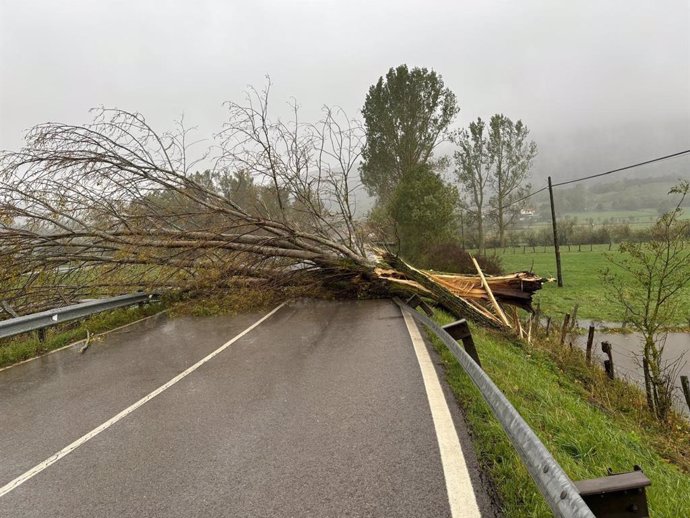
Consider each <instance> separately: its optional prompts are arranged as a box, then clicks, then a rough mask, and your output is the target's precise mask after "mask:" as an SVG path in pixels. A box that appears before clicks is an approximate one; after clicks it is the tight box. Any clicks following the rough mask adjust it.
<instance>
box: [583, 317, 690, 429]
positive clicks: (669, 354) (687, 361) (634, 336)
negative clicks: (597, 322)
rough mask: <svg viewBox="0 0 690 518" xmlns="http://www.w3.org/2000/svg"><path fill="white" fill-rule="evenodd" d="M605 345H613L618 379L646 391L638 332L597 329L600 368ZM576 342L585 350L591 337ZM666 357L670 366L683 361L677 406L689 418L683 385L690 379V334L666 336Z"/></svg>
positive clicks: (680, 364) (614, 325) (603, 357)
mask: <svg viewBox="0 0 690 518" xmlns="http://www.w3.org/2000/svg"><path fill="white" fill-rule="evenodd" d="M604 324H605V326H606V327H608V328H616V327H620V324H618V325H617V324H615V323H611V322H608V323H604ZM580 325H585V326H589V322H580ZM597 327H599V326H597ZM601 342H609V343H610V344H611V347H612V349H613V364H614V367H615V371H616V377H621V378H627V379H628V380H629V381H631V382H633V383H635V384H637V385H639V386H641V387H643V388H644V374H643V372H642V366H641V365H642V360H641V358H640V353H641V351H642V338H641V336H640V335H639V334H638V333H627V334H622V333H611V332H606V330H602V329H597V330H596V331H595V333H594V347H593V348H592V349H593V351H594V353H593V356H594V358H596V361H598V362H599V364H600V365H603V362H604V359H606V355H605V354H604V353H603V352H602V351H601ZM574 343H575V345H577V346H578V347H581V348H582V349H585V347H586V344H587V335H586V334H585V335H584V336H583V335H578V336H577V338H576V341H575V342H574ZM663 358H664V362H665V363H666V362H667V363H669V364H670V363H673V362H675V361H679V365H678V377H677V379H676V385H677V388H678V390H677V391H676V396H677V398H676V402H675V403H676V405H675V406H676V408H677V409H678V410H680V411H682V412H683V413H684V414H685V415H688V416H690V411H689V410H688V406H687V404H686V403H685V399H684V398H683V392H682V389H681V386H680V376H681V375H684V376H688V377H690V333H669V334H668V336H667V337H666V345H665V346H664V355H663Z"/></svg>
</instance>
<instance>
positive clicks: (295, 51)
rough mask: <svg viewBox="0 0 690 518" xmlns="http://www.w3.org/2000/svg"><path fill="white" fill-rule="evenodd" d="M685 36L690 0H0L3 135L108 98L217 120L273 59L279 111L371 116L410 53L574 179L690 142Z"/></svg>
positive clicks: (163, 117) (464, 120)
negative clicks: (367, 102) (370, 96)
mask: <svg viewBox="0 0 690 518" xmlns="http://www.w3.org/2000/svg"><path fill="white" fill-rule="evenodd" d="M689 34H690V13H689V8H688V3H687V2H686V1H684V0H681V1H676V0H671V1H666V2H662V3H658V2H657V3H653V2H648V1H638V0H635V1H629V0H626V1H607V2H599V1H593V0H592V1H581V2H552V1H546V0H544V1H521V2H508V1H489V2H487V1H484V2H460V1H452V2H450V1H449V2H429V1H423V2H422V1H419V2H404V1H390V2H388V1H387V2H371V1H369V2H362V1H348V2H344V1H341V2H335V1H316V0H312V1H255V2H237V1H235V2H221V1H218V0H217V1H211V0H202V1H197V2H188V1H184V2H182V1H166V2H162V1H142V0H138V1H131V0H120V1H113V0H111V1H98V2H93V1H86V0H70V1H61V2H54V1H47V0H37V1H33V0H29V1H19V0H15V1H10V0H0V70H1V76H0V148H3V149H14V148H17V147H19V146H20V145H21V142H22V135H23V132H24V131H25V130H26V129H28V128H30V127H31V126H32V125H34V124H37V123H40V122H44V121H48V120H51V121H56V120H60V121H65V122H86V121H88V120H89V113H88V109H89V108H91V107H94V106H99V105H105V106H117V107H120V108H126V109H129V110H136V111H140V112H142V113H144V114H145V115H146V116H147V118H148V119H149V120H150V121H151V122H152V123H153V124H154V126H156V127H158V128H161V129H165V128H168V127H170V126H171V124H172V121H173V120H174V119H175V118H177V117H178V116H179V115H180V114H182V113H184V115H185V120H186V121H187V122H188V123H190V124H193V125H196V126H198V127H199V135H200V136H210V134H211V133H212V132H213V131H216V130H217V129H218V128H219V125H220V124H221V122H222V120H223V117H224V111H223V108H222V102H223V101H224V100H227V99H240V98H241V96H242V95H243V91H244V89H245V88H246V86H247V85H248V84H253V85H256V86H258V87H262V86H263V85H264V82H265V75H266V74H270V76H271V80H272V83H273V99H272V102H273V107H274V108H275V110H276V113H278V114H280V113H287V101H288V100H289V99H290V98H291V97H294V98H296V99H297V100H298V102H299V103H300V105H301V107H302V115H301V117H302V119H303V120H314V119H316V118H318V117H319V111H320V108H321V106H322V105H323V104H329V105H339V106H341V107H343V108H344V109H345V110H346V111H347V112H348V113H349V114H350V115H351V116H359V110H360V109H361V106H362V104H363V101H364V96H365V95H366V91H367V89H368V87H369V86H370V85H371V84H372V83H374V82H375V81H376V80H377V78H378V77H379V76H381V75H383V74H385V72H386V71H387V70H388V68H390V67H393V66H397V65H399V64H401V63H407V64H408V65H410V66H425V67H428V68H433V69H434V70H436V71H437V72H438V73H440V74H441V75H442V76H443V78H444V80H445V82H446V85H447V86H448V87H450V88H451V89H452V90H453V91H454V92H455V93H456V95H457V96H458V100H459V104H460V106H461V112H460V116H459V117H458V119H457V121H456V126H465V125H467V124H468V123H469V121H471V120H473V119H475V118H476V117H478V116H481V117H483V118H488V117H490V116H491V115H492V114H493V113H498V112H500V113H504V114H506V115H508V116H509V117H511V118H514V119H517V118H521V119H522V120H523V121H525V123H526V124H527V125H528V127H530V128H531V130H532V137H533V138H534V139H535V140H536V141H537V143H538V145H539V148H540V153H539V156H538V158H537V160H536V162H535V167H534V175H535V177H537V178H540V177H543V176H545V175H552V176H554V177H556V178H562V179H565V178H570V177H573V176H582V175H586V174H591V173H595V172H599V171H602V170H606V169H608V168H613V167H617V166H621V165H626V164H628V163H633V162H636V161H640V160H645V159H648V158H652V157H655V156H659V155H663V154H667V153H672V152H675V151H679V150H682V149H688V148H690V145H689V144H690V39H689ZM448 149H449V148H448V146H445V147H442V148H441V151H444V150H445V151H447V150H448ZM666 164H668V166H667V165H666ZM689 167H690V159H688V158H682V159H679V160H675V161H670V162H668V163H664V166H663V167H661V166H659V167H656V168H650V169H649V170H648V171H637V172H636V173H635V174H646V172H651V173H668V172H669V171H670V170H678V171H679V172H680V173H681V174H683V173H684V172H686V171H688V168H689Z"/></svg>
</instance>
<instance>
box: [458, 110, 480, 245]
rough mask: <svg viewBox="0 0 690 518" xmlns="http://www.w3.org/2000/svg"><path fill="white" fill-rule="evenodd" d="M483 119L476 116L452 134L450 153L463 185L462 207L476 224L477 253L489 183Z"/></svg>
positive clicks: (460, 182)
mask: <svg viewBox="0 0 690 518" xmlns="http://www.w3.org/2000/svg"><path fill="white" fill-rule="evenodd" d="M485 126H486V125H485V124H484V121H483V120H482V119H481V118H477V120H476V122H472V123H470V126H469V128H468V129H467V130H460V131H458V132H456V133H455V135H454V136H453V141H454V142H455V143H456V145H457V146H458V149H457V150H456V151H455V153H454V154H453V158H454V160H455V175H456V176H457V179H458V182H459V184H460V185H461V186H462V187H464V188H465V191H466V197H465V205H466V206H465V210H466V212H468V213H469V215H470V216H471V217H472V219H473V220H474V221H475V222H476V224H477V244H478V248H479V255H483V254H484V202H485V198H486V191H487V186H488V182H489V168H488V164H487V162H488V150H487V139H486V135H485V134H484V129H485Z"/></svg>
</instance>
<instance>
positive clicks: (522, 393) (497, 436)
mask: <svg viewBox="0 0 690 518" xmlns="http://www.w3.org/2000/svg"><path fill="white" fill-rule="evenodd" d="M437 320H438V321H439V322H441V323H447V322H448V321H450V320H451V318H450V317H449V316H448V315H446V314H443V313H437ZM472 332H473V335H474V339H475V342H476V344H477V348H478V350H479V354H480V357H481V360H482V365H483V367H484V369H485V370H486V372H487V373H488V374H489V376H490V377H491V379H493V380H494V382H495V383H496V384H497V385H498V387H499V388H500V389H501V391H503V393H504V394H505V395H506V397H507V398H508V399H509V400H510V401H511V403H512V404H513V405H514V406H515V407H516V409H517V410H518V411H519V412H520V414H521V415H522V416H523V418H524V419H525V420H526V421H527V422H528V424H529V425H530V426H531V427H532V429H533V430H534V431H535V432H536V434H537V435H538V436H539V438H540V439H541V441H542V442H543V443H544V444H545V446H546V447H547V448H548V450H549V451H550V452H551V453H552V454H553V456H554V457H555V458H556V460H557V461H558V462H559V463H560V465H561V466H562V467H563V468H564V470H565V471H566V473H567V474H568V475H569V476H570V478H571V479H573V480H581V479H587V478H596V477H601V476H604V475H605V474H606V469H607V468H609V467H610V468H612V469H613V470H614V471H616V472H620V471H630V470H632V467H633V465H634V464H639V465H640V466H642V468H643V470H644V472H645V474H646V475H647V476H648V477H649V478H650V479H651V480H652V486H651V488H648V497H649V505H650V510H651V515H652V516H654V517H656V518H662V517H663V518H677V517H680V516H690V500H689V499H688V498H687V495H688V494H690V475H689V472H690V425H688V423H687V422H686V421H683V420H682V419H681V418H679V417H678V416H674V418H673V419H672V420H671V421H670V422H669V423H665V424H659V423H657V422H655V421H654V420H653V419H652V418H651V416H649V414H648V413H647V412H646V410H645V406H644V405H645V402H644V396H643V394H642V393H641V392H640V391H639V390H637V389H636V388H635V387H632V386H630V385H627V384H625V383H623V382H619V381H616V382H610V381H608V380H607V379H606V378H605V375H604V374H603V373H602V372H601V370H600V369H597V368H591V367H589V366H588V365H587V364H586V363H585V361H584V358H583V355H582V354H581V353H580V352H579V351H577V350H572V351H571V350H570V349H569V348H567V347H562V346H560V345H558V344H555V343H553V342H550V341H547V340H542V341H540V343H539V345H537V346H528V345H526V344H524V343H522V342H521V341H518V340H516V339H512V338H509V337H506V336H503V335H501V334H498V333H494V332H491V331H487V330H484V329H480V328H477V327H473V329H472ZM432 342H433V343H434V346H435V347H436V348H437V350H438V351H439V353H440V354H441V358H442V361H443V363H444V366H445V369H446V374H447V379H448V382H449V384H450V386H451V388H452V390H453V392H454V394H455V396H456V398H457V400H458V402H459V404H460V406H461V407H463V409H464V411H465V416H466V419H467V421H468V424H469V427H470V430H471V435H472V439H473V442H474V446H475V450H476V452H477V454H478V456H479V459H480V462H481V463H482V465H483V466H484V467H485V469H486V470H487V472H488V473H489V475H490V476H491V478H492V479H493V481H494V482H495V484H496V487H497V489H498V492H499V494H500V498H501V500H502V502H501V507H502V509H503V511H504V513H505V516H507V517H509V518H523V517H525V518H526V517H532V518H534V517H547V516H552V513H551V512H550V510H549V509H548V506H547V505H546V503H545V502H544V500H543V498H542V497H541V495H540V493H539V491H538V489H537V487H536V485H535V484H534V483H533V482H532V479H531V478H530V476H529V474H528V472H527V470H526V469H525V467H524V466H523V464H522V462H521V461H520V459H519V458H518V456H517V454H516V453H515V450H514V448H513V447H512V445H511V444H510V442H509V440H508V438H507V436H506V434H505V432H504V431H503V429H502V428H501V426H500V424H499V423H498V421H497V420H496V419H495V418H494V417H493V414H492V413H491V411H490V409H489V407H488V406H487V405H486V403H485V402H484V400H483V398H482V397H481V395H480V393H479V391H478V390H477V389H476V388H475V386H474V385H473V384H472V382H471V381H470V379H469V377H468V376H467V375H466V374H465V373H464V371H463V370H462V368H461V367H460V365H459V364H458V363H457V361H456V360H455V358H454V357H453V356H452V354H451V353H450V352H449V351H448V350H447V349H446V347H445V346H444V345H443V344H442V342H440V340H438V339H435V338H433V337H432Z"/></svg>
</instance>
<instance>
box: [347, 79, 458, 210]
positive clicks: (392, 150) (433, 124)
mask: <svg viewBox="0 0 690 518" xmlns="http://www.w3.org/2000/svg"><path fill="white" fill-rule="evenodd" d="M458 111H459V108H458V105H457V101H456V98H455V94H454V93H453V92H451V91H450V90H449V89H448V88H446V87H445V85H444V83H443V79H442V78H441V76H440V75H437V74H436V72H434V71H433V70H427V69H426V68H413V69H411V70H410V69H408V67H407V65H400V66H399V67H397V68H391V69H390V70H389V71H388V73H387V74H386V77H385V78H384V77H380V78H379V80H378V82H377V83H376V84H375V85H372V86H371V87H370V88H369V92H368V93H367V97H366V100H365V101H364V107H363V108H362V115H363V116H364V122H365V129H366V142H365V145H364V149H363V150H362V159H363V161H362V164H361V166H360V174H361V179H362V183H363V184H364V185H365V187H366V188H367V190H368V191H369V193H370V194H371V195H374V196H377V197H378V198H379V200H380V201H383V202H386V201H387V200H388V199H389V197H390V196H391V194H392V193H393V191H394V190H395V188H396V186H397V185H398V183H399V182H400V181H401V179H402V178H403V176H405V175H406V174H407V173H408V172H410V171H412V170H414V169H415V168H416V167H417V166H419V165H420V164H427V163H429V161H430V160H431V157H432V154H433V151H434V148H435V147H436V145H437V144H438V143H439V141H440V140H441V139H442V137H443V135H444V134H445V133H446V131H447V129H448V126H449V125H450V123H451V121H452V120H453V118H454V117H455V115H456V114H457V113H458Z"/></svg>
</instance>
